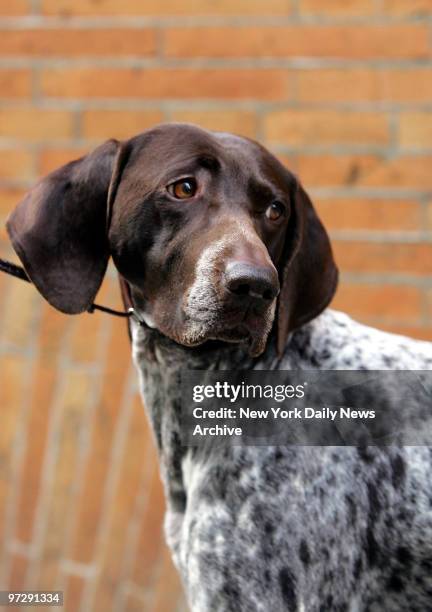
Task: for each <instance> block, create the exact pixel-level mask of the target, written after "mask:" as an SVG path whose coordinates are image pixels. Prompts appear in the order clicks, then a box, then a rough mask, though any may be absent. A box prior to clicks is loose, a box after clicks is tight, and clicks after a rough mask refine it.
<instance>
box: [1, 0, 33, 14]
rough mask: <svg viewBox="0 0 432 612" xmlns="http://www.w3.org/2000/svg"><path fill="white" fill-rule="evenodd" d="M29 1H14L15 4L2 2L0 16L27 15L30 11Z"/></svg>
mask: <svg viewBox="0 0 432 612" xmlns="http://www.w3.org/2000/svg"><path fill="white" fill-rule="evenodd" d="M29 8H30V7H29V0H13V2H0V15H1V16H5V17H6V16H8V17H9V16H13V15H25V14H26V13H27V12H28V11H29Z"/></svg>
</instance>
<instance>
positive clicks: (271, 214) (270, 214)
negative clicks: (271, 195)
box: [265, 202, 285, 221]
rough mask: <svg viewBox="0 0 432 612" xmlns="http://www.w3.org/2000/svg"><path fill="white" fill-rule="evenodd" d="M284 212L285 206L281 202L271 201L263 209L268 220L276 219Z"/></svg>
mask: <svg viewBox="0 0 432 612" xmlns="http://www.w3.org/2000/svg"><path fill="white" fill-rule="evenodd" d="M284 212H285V206H284V205H283V204H282V202H273V203H272V204H270V206H269V207H268V208H267V210H266V211H265V216H266V217H267V219H270V221H277V220H278V219H280V217H282V215H283V214H284Z"/></svg>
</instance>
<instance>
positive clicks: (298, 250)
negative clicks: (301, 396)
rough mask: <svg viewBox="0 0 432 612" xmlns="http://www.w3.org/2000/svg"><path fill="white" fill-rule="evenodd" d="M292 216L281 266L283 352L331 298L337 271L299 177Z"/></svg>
mask: <svg viewBox="0 0 432 612" xmlns="http://www.w3.org/2000/svg"><path fill="white" fill-rule="evenodd" d="M291 206H292V211H291V219H290V222H289V226H288V229H287V236H286V239H285V246H284V252H283V254H282V262H281V266H280V271H279V275H280V279H281V291H280V295H279V300H278V311H277V350H278V353H279V355H282V353H283V351H284V348H285V345H286V342H287V338H288V335H289V334H290V333H291V332H292V331H293V330H294V329H296V328H298V327H300V326H301V325H304V324H305V323H307V322H308V321H310V320H311V319H313V318H314V317H316V316H318V315H319V314H320V313H321V312H322V311H323V310H324V309H325V308H326V306H328V304H329V303H330V301H331V300H332V298H333V296H334V294H335V291H336V287H337V281H338V270H337V267H336V264H335V262H334V259H333V253H332V249H331V245H330V240H329V238H328V235H327V232H326V230H325V229H324V226H323V224H322V223H321V221H320V220H319V218H318V215H317V214H316V212H315V209H314V207H313V205H312V202H311V200H310V198H309V196H308V195H307V193H306V191H305V190H304V189H303V187H302V185H301V184H300V183H299V182H298V181H297V180H296V181H295V183H294V186H293V188H292V194H291Z"/></svg>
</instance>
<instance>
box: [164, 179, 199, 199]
mask: <svg viewBox="0 0 432 612" xmlns="http://www.w3.org/2000/svg"><path fill="white" fill-rule="evenodd" d="M168 191H169V192H170V194H171V195H173V196H174V197H175V198H177V199H178V200H187V198H193V197H194V195H195V194H196V191H197V183H196V180H195V179H194V178H192V177H190V178H185V179H181V180H180V181H176V182H175V183H172V184H171V185H168Z"/></svg>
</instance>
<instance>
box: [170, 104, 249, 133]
mask: <svg viewBox="0 0 432 612" xmlns="http://www.w3.org/2000/svg"><path fill="white" fill-rule="evenodd" d="M171 118H172V120H173V121H184V122H186V123H196V124H198V125H200V126H201V127H203V128H206V129H208V130H215V131H218V132H219V131H220V132H233V133H234V134H240V135H242V136H248V137H249V138H254V137H255V136H256V115H255V113H252V112H248V111H229V110H215V111H210V110H203V111H195V110H179V111H174V112H173V113H172V114H171Z"/></svg>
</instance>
